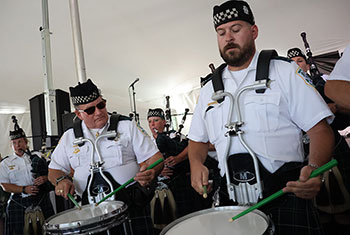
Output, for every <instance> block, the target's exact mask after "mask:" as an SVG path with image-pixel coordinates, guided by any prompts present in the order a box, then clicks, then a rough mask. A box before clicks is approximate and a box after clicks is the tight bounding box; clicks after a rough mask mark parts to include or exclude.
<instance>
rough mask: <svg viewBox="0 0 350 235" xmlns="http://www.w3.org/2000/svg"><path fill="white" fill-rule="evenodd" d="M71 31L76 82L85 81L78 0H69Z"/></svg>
mask: <svg viewBox="0 0 350 235" xmlns="http://www.w3.org/2000/svg"><path fill="white" fill-rule="evenodd" d="M69 7H70V14H71V23H72V33H73V44H74V54H75V66H76V71H77V77H78V82H81V83H83V82H86V80H87V79H86V68H85V61H84V51H83V40H82V37H81V28H80V19H79V8H78V0H69Z"/></svg>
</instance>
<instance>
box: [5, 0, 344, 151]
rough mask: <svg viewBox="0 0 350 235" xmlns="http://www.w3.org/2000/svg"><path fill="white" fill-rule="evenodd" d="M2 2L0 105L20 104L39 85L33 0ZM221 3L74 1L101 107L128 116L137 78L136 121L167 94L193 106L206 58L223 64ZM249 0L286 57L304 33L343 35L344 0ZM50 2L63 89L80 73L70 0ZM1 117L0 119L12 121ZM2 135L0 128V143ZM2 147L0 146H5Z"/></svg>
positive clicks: (324, 37)
mask: <svg viewBox="0 0 350 235" xmlns="http://www.w3.org/2000/svg"><path fill="white" fill-rule="evenodd" d="M0 2H1V7H0V18H1V20H0V29H1V37H0V51H1V57H0V71H1V72H0V73H1V87H0V89H1V92H0V113H10V114H11V113H16V112H17V113H23V112H28V111H29V102H28V100H29V99H30V98H32V97H34V96H36V95H38V94H40V93H42V92H43V91H44V75H43V65H42V49H41V47H42V45H41V36H40V31H39V27H40V26H41V25H42V13H41V11H42V10H41V1H39V0H37V1H28V0H0ZM222 2H223V1H219V0H211V1H209V0H191V1H185V0H176V1H174V0H149V1H115V0H104V1H97V0H80V1H79V8H80V20H81V28H82V37H83V46H84V54H85V63H86V70H87V76H88V78H92V80H93V81H94V82H95V83H96V84H97V85H98V86H99V88H100V89H101V90H102V93H103V95H104V96H105V97H106V98H107V100H108V109H109V110H110V111H112V110H117V111H118V112H120V113H124V114H128V113H129V112H130V102H129V95H128V87H129V85H130V84H131V83H132V82H133V81H134V80H135V79H136V78H140V81H139V82H138V83H136V84H135V91H136V106H137V112H138V113H139V114H140V117H141V120H142V121H143V122H144V120H145V118H146V112H147V109H148V108H154V107H157V106H160V107H162V108H164V107H165V98H164V97H165V96H168V95H169V96H170V97H171V99H170V102H171V106H172V108H173V109H174V110H176V111H177V112H179V113H181V112H183V110H184V109H185V108H186V107H189V108H190V109H191V111H193V105H194V104H193V102H194V101H195V94H196V89H198V87H199V77H201V76H205V75H206V74H207V73H209V72H210V70H209V68H208V64H209V63H214V64H215V65H216V66H218V65H219V64H221V63H222V60H221V58H220V56H219V53H218V49H217V42H216V35H215V31H214V27H213V23H212V7H213V5H215V4H220V3H222ZM248 2H249V4H250V5H251V8H252V10H253V13H254V15H255V19H256V23H257V25H258V27H259V37H258V39H257V41H256V43H257V48H258V49H259V50H261V49H271V48H274V49H276V50H277V51H278V52H279V54H280V55H286V51H287V50H288V49H289V48H291V47H299V48H301V49H304V46H303V43H302V40H301V37H300V33H301V32H303V31H305V32H306V33H307V38H308V41H309V44H310V47H311V49H312V52H313V54H314V55H317V54H320V53H324V52H329V51H334V50H343V49H344V48H345V46H346V45H347V44H349V43H350V26H349V22H350V15H349V12H350V1H348V0H334V1H328V0H309V1H304V0H294V1H286V0H264V1H261V0H248ZM48 3H49V18H50V31H51V32H52V34H51V55H52V67H53V83H54V87H55V89H61V90H65V91H68V87H69V86H74V85H76V84H77V81H78V80H77V78H76V72H75V67H74V66H75V65H74V52H73V42H72V29H71V22H70V12H69V3H68V0H67V1H62V0H51V1H50V0H49V1H48ZM188 93H190V94H191V95H192V96H190V98H188V96H187V94H188ZM3 116H4V115H1V116H0V122H2V123H1V127H4V126H11V128H12V124H10V123H9V119H8V116H6V115H5V118H3ZM27 117H29V115H27ZM186 124H187V125H189V121H187V123H186ZM25 125H27V126H30V125H28V124H25ZM143 125H144V126H145V125H146V124H143ZM145 129H148V128H147V126H145ZM27 132H30V130H27ZM7 135H8V132H7V131H6V133H2V134H1V142H3V140H7V139H8V138H7ZM6 148H7V149H0V153H3V155H4V154H5V152H7V153H8V151H10V150H9V148H8V147H6Z"/></svg>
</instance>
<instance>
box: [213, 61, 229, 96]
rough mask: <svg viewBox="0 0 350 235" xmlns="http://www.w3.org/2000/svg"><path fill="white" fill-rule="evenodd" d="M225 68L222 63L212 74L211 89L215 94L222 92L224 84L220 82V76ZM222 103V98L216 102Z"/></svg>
mask: <svg viewBox="0 0 350 235" xmlns="http://www.w3.org/2000/svg"><path fill="white" fill-rule="evenodd" d="M225 67H226V64H225V63H224V64H222V65H220V66H219V67H218V68H217V69H215V70H214V72H213V75H212V82H213V87H214V91H215V92H217V91H224V84H223V82H222V77H221V74H222V71H223V70H224V68H225ZM222 101H224V98H222V99H219V100H218V102H219V103H221V102H222Z"/></svg>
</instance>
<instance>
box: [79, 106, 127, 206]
mask: <svg viewBox="0 0 350 235" xmlns="http://www.w3.org/2000/svg"><path fill="white" fill-rule="evenodd" d="M122 120H130V118H128V117H125V116H122V115H120V114H117V113H115V112H113V113H112V114H111V116H110V126H109V128H108V130H107V133H105V134H101V135H99V136H98V137H97V138H96V140H95V142H93V141H92V140H90V139H87V138H84V137H83V131H82V128H81V123H82V121H81V120H80V119H79V120H77V121H74V122H73V130H74V135H75V140H74V141H73V144H77V145H79V147H81V146H83V145H84V143H85V142H88V143H90V144H91V146H92V151H91V162H90V176H89V177H90V179H88V180H89V181H88V186H87V188H86V191H87V197H88V201H89V203H90V204H94V203H96V202H98V201H100V200H102V199H103V198H104V197H106V196H107V195H108V193H109V192H112V191H113V190H114V188H113V183H112V182H111V180H113V179H109V178H108V177H107V176H106V174H105V173H104V171H103V164H104V161H103V160H102V157H101V154H100V151H99V148H98V145H97V143H98V142H99V140H101V139H102V138H105V137H107V138H108V139H109V140H111V141H113V140H114V139H115V138H117V137H118V133H117V128H118V122H119V121H122ZM95 151H96V153H97V156H98V161H97V162H94V153H95ZM107 173H108V172H107ZM95 175H96V176H95ZM103 181H104V182H103ZM92 192H93V193H94V194H95V195H96V196H93V195H92ZM109 200H115V195H113V196H111V197H110V198H109Z"/></svg>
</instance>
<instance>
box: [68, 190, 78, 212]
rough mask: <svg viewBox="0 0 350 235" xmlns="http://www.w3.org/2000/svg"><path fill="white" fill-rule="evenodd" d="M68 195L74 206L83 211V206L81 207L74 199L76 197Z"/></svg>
mask: <svg viewBox="0 0 350 235" xmlns="http://www.w3.org/2000/svg"><path fill="white" fill-rule="evenodd" d="M67 195H68V197H69V199H70V200H71V201H72V202H73V203H74V205H75V206H76V207H78V208H79V210H81V206H80V205H79V204H78V202H77V201H76V200H75V199H74V197H73V196H72V195H71V194H70V193H68V194H67Z"/></svg>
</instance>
